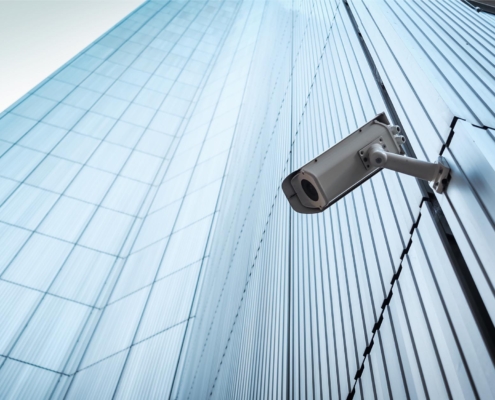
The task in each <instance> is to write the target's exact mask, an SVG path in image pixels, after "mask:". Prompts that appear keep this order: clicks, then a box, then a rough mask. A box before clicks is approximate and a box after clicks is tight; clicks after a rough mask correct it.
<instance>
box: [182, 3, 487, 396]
mask: <svg viewBox="0 0 495 400" xmlns="http://www.w3.org/2000/svg"><path fill="white" fill-rule="evenodd" d="M375 3H376V4H375ZM375 3H373V2H367V3H366V4H364V3H362V2H349V4H350V8H346V6H345V3H343V2H342V3H341V2H311V1H307V2H294V3H293V4H292V15H290V16H289V15H285V18H286V20H285V21H284V12H285V11H286V8H285V7H286V3H282V2H280V3H279V4H276V3H275V2H269V3H268V7H267V9H266V12H267V16H266V17H265V19H264V24H263V25H262V32H263V35H264V36H265V37H266V36H270V37H274V38H277V40H280V41H281V42H282V43H283V41H284V39H285V40H287V41H289V42H292V49H291V53H292V54H291V56H290V57H291V59H292V67H291V70H290V72H291V73H290V74H289V75H285V77H286V79H287V82H288V83H287V84H285V82H283V81H282V82H280V77H283V76H284V72H285V69H284V67H283V66H279V64H278V63H279V62H280V60H281V59H282V60H285V58H286V57H287V56H286V55H285V53H283V52H282V51H279V52H278V53H277V54H278V57H277V58H275V59H271V60H270V61H271V62H270V63H269V65H270V67H271V68H274V67H278V69H279V71H280V72H279V74H275V77H271V75H270V74H268V73H264V74H261V76H257V73H258V72H257V69H253V72H252V75H251V77H250V79H251V80H252V81H251V83H250V86H256V87H265V86H266V85H267V84H268V85H270V87H272V88H273V92H272V94H271V98H270V104H267V105H266V106H265V105H264V103H263V102H262V101H260V100H258V97H257V96H254V95H253V94H251V93H252V92H249V95H250V96H249V97H246V101H245V113H243V112H241V119H240V121H239V124H238V126H237V130H238V132H247V131H253V128H252V126H253V125H254V126H256V121H253V120H252V119H253V118H252V116H253V115H258V114H259V115H263V117H264V118H263V120H262V121H263V125H262V127H261V130H260V133H261V136H260V137H259V138H257V139H256V141H255V142H250V141H249V138H246V137H244V135H243V137H242V138H240V137H235V139H234V145H233V152H234V153H233V154H235V155H236V156H235V157H234V158H233V159H232V160H235V161H232V162H231V163H230V164H229V168H228V180H227V181H226V184H225V187H224V191H223V194H222V197H221V204H223V205H224V207H222V211H221V212H220V214H219V216H218V220H217V222H216V225H215V235H214V236H213V239H212V241H211V243H210V248H211V253H210V257H209V258H208V264H207V265H208V266H211V265H214V268H207V269H205V274H204V277H203V281H202V288H203V289H202V290H201V292H200V296H199V298H198V300H197V303H196V305H195V310H196V318H195V320H194V323H193V324H192V325H191V333H190V335H191V336H190V339H189V346H188V348H187V352H186V355H185V358H184V361H183V364H181V365H182V376H181V379H180V382H179V384H178V386H177V387H176V389H175V391H174V397H175V398H197V397H200V396H201V395H202V393H208V394H209V396H210V397H213V398H279V397H286V396H287V397H288V398H345V397H346V396H347V395H348V394H349V393H352V394H353V395H354V396H355V398H379V399H381V398H424V397H429V398H451V397H456V396H457V395H460V396H464V397H468V398H469V397H481V398H483V397H487V398H489V397H492V396H493V393H494V388H493V385H492V383H491V382H490V378H489V379H485V377H487V376H489V377H493V375H494V373H495V371H494V369H493V365H492V364H491V361H490V358H489V356H488V353H487V352H486V348H485V345H484V343H483V338H482V337H481V334H480V332H479V331H478V329H477V326H476V322H475V320H474V318H473V315H472V313H471V309H470V307H469V304H468V302H467V300H466V298H465V295H464V292H463V291H462V288H461V285H460V283H459V281H458V278H457V276H456V274H455V272H454V266H453V265H452V260H451V259H450V258H449V257H450V256H449V255H447V252H446V250H445V249H444V243H443V242H442V240H441V234H440V233H439V232H438V231H437V230H438V227H437V226H436V225H435V223H434V222H433V221H434V219H435V218H437V217H436V215H435V212H434V209H432V208H431V207H430V205H429V201H426V202H425V201H424V196H425V194H424V188H423V187H421V186H420V185H418V183H417V181H416V180H415V179H413V178H411V177H407V176H402V175H398V174H396V173H395V172H391V171H382V172H381V173H380V174H378V175H377V176H376V177H374V178H373V179H372V180H370V181H368V182H366V183H365V184H363V185H362V187H361V188H359V189H357V190H355V191H354V192H352V193H351V194H350V195H348V196H347V197H346V198H345V199H342V200H341V201H339V202H338V203H337V204H336V205H334V206H332V207H331V208H330V209H329V210H328V211H327V212H326V213H323V214H321V215H314V216H305V215H299V214H294V213H293V211H289V213H288V215H286V217H285V218H286V220H285V223H282V222H281V220H282V219H281V217H280V209H279V207H280V206H279V198H280V194H281V193H280V190H279V187H278V186H277V183H278V184H280V182H281V180H282V179H283V178H284V176H285V175H284V174H287V172H289V171H292V170H294V169H296V168H298V167H299V166H300V165H303V164H304V163H306V162H308V161H309V160H311V159H312V158H314V157H315V156H316V155H318V154H319V153H321V152H322V151H324V150H326V149H327V148H328V147H330V146H332V145H333V144H335V143H336V142H337V141H339V140H341V139H342V138H344V137H345V136H347V135H348V134H349V133H351V132H352V131H353V130H354V129H356V128H357V127H359V126H360V125H362V124H363V123H364V122H366V121H367V120H369V119H371V118H372V117H374V116H375V115H376V114H378V113H379V112H381V111H383V110H387V108H388V107H389V105H388V104H387V103H386V101H385V100H384V97H383V92H382V90H381V89H382V88H380V86H379V85H377V83H376V76H377V75H376V74H377V71H374V70H373V68H372V67H371V66H370V64H369V60H368V59H367V55H366V54H365V52H364V51H363V48H362V45H361V43H360V39H359V36H358V35H357V32H356V26H355V24H354V21H361V22H359V24H361V25H359V24H358V27H359V29H361V30H362V32H364V31H366V33H367V35H368V36H365V35H364V36H365V41H366V43H367V44H368V45H369V47H368V50H369V51H370V54H371V55H372V57H373V59H374V62H375V64H376V65H377V66H378V69H379V73H380V75H381V76H382V77H383V78H384V79H387V81H385V80H384V83H385V87H386V88H387V89H388V88H391V89H389V93H390V97H391V98H392V106H394V107H395V108H396V109H397V110H398V115H399V117H400V118H401V120H402V123H403V126H404V128H405V131H406V133H407V135H408V137H409V139H410V142H411V144H412V149H413V151H414V152H415V153H416V154H417V155H418V157H420V158H425V159H429V160H436V158H437V156H438V154H439V153H440V151H441V150H442V148H443V146H445V145H446V144H447V141H448V139H449V136H450V135H451V123H452V122H453V121H454V116H455V114H454V111H455V112H457V109H454V107H453V106H452V104H454V102H453V101H452V99H451V98H445V99H444V98H443V96H444V91H442V90H440V89H439V87H440V86H438V84H435V85H433V84H432V82H431V79H432V78H431V77H430V75H429V74H428V71H426V70H425V69H426V67H425V65H424V63H422V61H423V60H422V59H421V58H420V57H419V56H418V55H417V54H416V53H414V52H413V49H411V48H410V47H411V46H412V45H411V44H410V43H406V44H404V42H403V41H402V40H401V38H400V36H399V35H398V34H397V32H396V29H398V28H397V27H395V26H392V23H391V22H390V21H388V20H387V18H389V17H388V16H384V15H385V13H384V12H383V11H382V10H381V7H382V3H383V2H375ZM383 4H385V3H383ZM411 4H412V5H409V4H408V6H413V5H414V4H415V3H411ZM385 5H386V4H385ZM368 8H369V9H370V10H368ZM365 11H366V12H367V13H368V14H367V16H366V15H364V14H363V13H364V12H365ZM375 14H376V15H375ZM360 18H361V20H360ZM353 19H354V21H353ZM378 19H379V22H380V23H378V22H377V21H378ZM363 21H364V22H363ZM284 22H285V24H284ZM287 24H290V25H291V28H292V29H291V31H290V32H288V33H287V28H286V27H287ZM380 29H383V31H381V30H380ZM456 34H457V33H456ZM287 36H288V37H287ZM278 38H280V39H278ZM368 40H369V41H368ZM274 41H275V39H274ZM366 43H365V44H366ZM267 46H268V45H265V46H260V47H259V49H257V52H258V53H257V54H260V55H262V54H263V51H264V50H265V47H267ZM279 47H280V48H281V49H284V45H283V44H282V45H279ZM370 49H373V50H370ZM383 49H385V50H383ZM428 51H430V52H431V50H428ZM384 54H385V55H384ZM386 57H388V58H387V59H386ZM415 57H417V59H416V58H415ZM263 62H266V63H268V62H267V61H266V60H265V59H264V58H263V57H261V56H260V58H259V66H258V65H257V66H258V67H259V68H262V67H263V66H264V64H262V63H263ZM454 65H456V64H454ZM270 67H268V66H264V68H262V69H263V71H269V70H270ZM270 78H271V79H270ZM469 79H474V78H472V77H471V78H469ZM267 81H268V83H267ZM258 82H260V83H258ZM387 83H388V84H390V86H389V85H388V84H387ZM287 86H288V87H287ZM463 90H464V92H465V91H466V89H463ZM464 92H463V93H464ZM251 96H252V97H251ZM254 99H256V100H254ZM276 101H278V103H276V104H273V103H274V102H276ZM289 103H290V106H289V105H288V104H289ZM277 104H279V108H278V109H277V107H276V105H277ZM258 107H259V108H261V109H263V110H265V113H263V114H261V113H259V112H256V110H257V109H258ZM289 114H290V116H289ZM243 116H244V118H245V119H246V120H248V119H249V121H245V119H243V118H242V117H243ZM265 121H268V128H265V127H264V125H265ZM273 125H274V127H273ZM283 129H286V131H290V132H291V135H290V137H289V135H285V136H284V135H283V133H281V130H283ZM254 132H257V131H254ZM454 140H455V137H454ZM275 141H276V143H277V145H278V147H277V151H276V152H275V151H274V150H273V144H274V142H275ZM452 143H453V142H452ZM284 151H286V152H287V153H286V158H285V159H284V157H283V156H281V154H280V153H282V152H284ZM242 153H247V154H249V155H253V154H254V155H253V156H251V157H250V156H245V155H243V154H242ZM444 154H446V153H444ZM277 160H282V163H283V164H282V165H281V167H282V168H283V174H281V175H280V174H279V173H278V169H277V168H276V167H275V166H279V162H280V161H277ZM272 188H273V189H272ZM444 197H447V196H439V199H440V200H442V199H443V198H444ZM485 221H486V219H485V220H483V223H484V222H485ZM277 223H278V224H279V228H278V232H277V235H278V237H277V239H276V240H275V239H274V237H273V233H272V231H273V229H275V228H274V226H273V225H274V224H277ZM285 224H287V225H285ZM286 229H288V231H287V230H286ZM286 235H288V239H287V240H288V243H284V238H285V237H286ZM217 241H218V242H217ZM274 243H276V244H275V245H274ZM270 249H271V251H270ZM284 263H287V264H288V266H286V267H285V268H286V270H285V271H286V274H288V276H287V275H282V276H280V277H279V278H278V279H279V280H278V281H277V282H276V283H275V282H273V281H272V279H273V278H271V276H278V274H279V273H280V272H279V271H280V268H281V265H282V264H284ZM253 297H255V298H256V297H257V301H256V299H255V298H253ZM487 306H488V304H487ZM284 310H287V313H288V314H287V315H286V317H287V318H286V319H284V318H283V317H284V316H285V315H280V314H274V313H276V312H278V313H281V312H283V311H284ZM277 324H278V325H277ZM284 349H285V351H284ZM281 352H282V354H281ZM478 355H479V357H478ZM481 371H483V372H481ZM475 374H477V375H478V376H476V377H475V378H474V375H475ZM354 390H355V391H354Z"/></svg>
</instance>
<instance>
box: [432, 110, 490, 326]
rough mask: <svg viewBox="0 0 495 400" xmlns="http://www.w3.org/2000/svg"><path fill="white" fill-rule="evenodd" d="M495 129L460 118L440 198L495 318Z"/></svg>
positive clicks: (447, 150) (448, 156) (446, 150)
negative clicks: (446, 184) (446, 186)
mask: <svg viewBox="0 0 495 400" xmlns="http://www.w3.org/2000/svg"><path fill="white" fill-rule="evenodd" d="M494 150H495V137H494V132H493V130H490V129H480V128H479V127H475V126H473V125H471V124H469V123H468V122H465V121H462V120H459V121H457V122H456V124H455V126H454V128H453V136H452V139H451V141H450V144H449V145H448V147H447V148H446V149H445V151H444V153H443V154H444V156H445V158H446V160H448V163H449V165H450V166H451V168H452V179H451V183H450V184H449V190H448V192H447V193H446V194H445V196H444V197H443V198H442V199H441V201H440V204H441V205H442V207H443V209H444V210H445V213H446V215H447V218H448V220H449V223H450V225H451V228H452V230H453V232H454V234H455V236H456V238H457V240H458V242H459V247H460V249H461V251H462V253H463V255H464V258H465V260H466V262H467V264H468V266H469V269H470V271H471V274H472V275H473V279H474V280H475V282H476V286H477V287H478V289H479V291H480V294H481V296H482V297H483V301H484V302H485V304H486V306H487V309H488V312H489V313H490V317H491V319H492V320H493V321H495V289H494V284H495V273H494V270H493V264H494V263H493V260H494V257H495V249H494V246H493V243H494V241H495V229H494V227H495V187H494V184H493V182H495V163H494V161H493V160H494V157H493V151H494Z"/></svg>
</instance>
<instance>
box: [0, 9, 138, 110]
mask: <svg viewBox="0 0 495 400" xmlns="http://www.w3.org/2000/svg"><path fill="white" fill-rule="evenodd" d="M142 3H143V0H124V1H118V0H111V1H110V0H106V1H105V0H94V1H91V0H58V1H44V0H31V1H24V0H16V1H4V0H0V112H1V111H3V110H4V109H6V108H7V107H8V106H10V105H11V104H12V103H14V102H15V101H16V100H18V99H19V98H20V97H22V96H23V95H24V94H25V93H26V92H27V91H29V90H30V89H32V88H33V87H34V86H36V85H37V84H38V83H40V82H41V81H42V80H43V79H44V78H46V77H47V76H48V75H50V74H51V73H52V72H53V71H55V70H56V69H57V68H59V67H60V66H61V65H63V64H64V63H65V62H67V61H68V60H70V59H71V58H72V57H74V56H75V55H76V54H78V53H79V52H80V51H81V50H82V49H84V48H85V47H86V46H88V45H89V44H90V43H92V42H93V41H94V40H95V39H97V38H98V37H99V36H101V35H102V34H103V33H105V32H106V31H107V30H108V29H110V28H111V27H112V26H113V25H115V24H116V23H117V22H119V21H120V20H121V19H122V18H124V17H125V16H126V15H127V14H129V13H130V12H131V11H132V10H134V9H135V8H136V7H138V6H139V5H140V4H142Z"/></svg>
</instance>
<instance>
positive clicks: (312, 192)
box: [301, 179, 319, 201]
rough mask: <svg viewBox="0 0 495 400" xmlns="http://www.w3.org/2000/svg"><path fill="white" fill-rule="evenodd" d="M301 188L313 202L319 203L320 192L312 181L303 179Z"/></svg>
mask: <svg viewBox="0 0 495 400" xmlns="http://www.w3.org/2000/svg"><path fill="white" fill-rule="evenodd" d="M301 186H302V188H303V190H304V193H306V195H307V196H308V197H309V198H310V199H311V200H313V201H318V197H319V196H318V191H317V190H316V188H315V187H314V186H313V184H312V183H311V182H310V181H307V180H306V179H303V180H302V181H301Z"/></svg>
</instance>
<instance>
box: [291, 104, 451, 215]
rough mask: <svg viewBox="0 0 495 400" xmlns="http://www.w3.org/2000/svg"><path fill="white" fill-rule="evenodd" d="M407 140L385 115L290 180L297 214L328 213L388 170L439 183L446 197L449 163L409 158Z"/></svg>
mask: <svg viewBox="0 0 495 400" xmlns="http://www.w3.org/2000/svg"><path fill="white" fill-rule="evenodd" d="M403 143H405V138H404V136H402V135H401V134H400V127H399V126H395V125H390V123H389V121H388V119H387V116H386V115H385V113H381V114H379V115H377V116H376V117H375V118H373V119H372V120H371V121H369V122H367V123H366V124H365V125H363V126H362V127H360V128H359V129H357V130H356V131H355V132H354V133H352V134H350V135H349V136H347V137H346V138H344V139H343V140H341V141H340V142H338V143H337V144H335V145H334V146H332V147H331V148H330V149H328V150H327V151H325V152H324V153H322V154H320V155H319V156H318V157H316V158H315V159H314V160H312V161H310V162H309V163H307V164H306V165H304V166H303V167H301V168H300V169H298V170H297V171H294V172H293V173H291V174H290V175H289V176H287V177H286V178H285V179H284V181H283V183H282V190H283V191H284V194H285V196H286V197H287V199H288V200H289V203H290V205H291V206H292V208H293V209H294V210H295V211H297V212H299V213H303V214H314V213H318V212H322V211H323V210H325V209H326V208H328V207H330V206H331V205H332V204H334V203H335V202H336V201H338V200H339V199H341V198H342V197H344V196H345V195H347V194H348V193H350V192H351V191H352V190H354V189H355V188H357V187H358V186H360V185H361V184H363V183H364V182H366V181H367V180H368V179H370V178H371V177H372V176H373V175H375V174H376V173H378V172H380V171H381V170H382V169H383V168H388V169H392V170H394V171H397V172H401V173H405V174H408V175H412V176H415V177H417V178H419V179H424V180H428V181H432V182H433V187H434V189H435V190H436V191H437V192H438V193H442V192H443V191H444V190H445V187H446V185H447V183H448V178H449V173H450V169H449V168H448V166H447V164H446V162H445V160H443V159H440V160H439V162H438V163H428V162H425V161H421V160H417V159H415V158H410V157H406V156H404V155H403V154H404V151H403V150H402V147H401V145H402V144H403Z"/></svg>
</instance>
